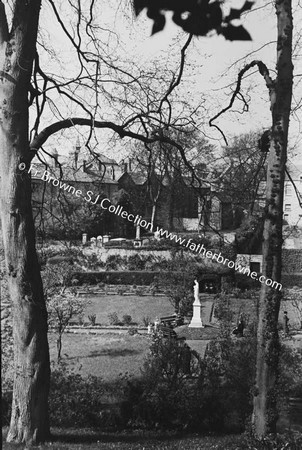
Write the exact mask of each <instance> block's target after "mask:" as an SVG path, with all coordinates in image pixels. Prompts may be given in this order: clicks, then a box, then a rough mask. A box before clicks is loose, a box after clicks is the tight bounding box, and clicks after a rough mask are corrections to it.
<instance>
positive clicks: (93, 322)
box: [88, 314, 96, 326]
mask: <svg viewBox="0 0 302 450" xmlns="http://www.w3.org/2000/svg"><path fill="white" fill-rule="evenodd" d="M88 320H89V322H90V325H92V326H94V325H95V321H96V314H90V315H89V316H88Z"/></svg>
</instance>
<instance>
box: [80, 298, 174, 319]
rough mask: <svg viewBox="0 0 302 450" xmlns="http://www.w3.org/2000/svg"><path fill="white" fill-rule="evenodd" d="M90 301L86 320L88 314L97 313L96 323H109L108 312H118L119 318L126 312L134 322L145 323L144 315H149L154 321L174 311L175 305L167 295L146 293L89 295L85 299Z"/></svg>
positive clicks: (85, 312) (86, 309) (86, 316)
mask: <svg viewBox="0 0 302 450" xmlns="http://www.w3.org/2000/svg"><path fill="white" fill-rule="evenodd" d="M83 300H84V301H85V303H88V302H89V304H87V306H86V307H85V311H84V314H85V321H88V315H90V314H96V323H97V324H101V325H109V320H108V314H110V313H113V312H116V313H117V315H118V318H119V319H122V317H123V315H124V314H129V315H130V316H131V317H132V319H133V322H136V323H137V324H139V325H143V317H149V318H150V319H151V320H152V321H154V319H155V317H156V316H159V317H160V316H166V315H170V314H173V313H174V309H173V306H172V305H171V303H170V301H169V300H168V298H167V297H153V296H152V295H146V296H143V297H140V296H137V295H100V296H98V297H96V296H91V297H89V296H87V297H85V299H83Z"/></svg>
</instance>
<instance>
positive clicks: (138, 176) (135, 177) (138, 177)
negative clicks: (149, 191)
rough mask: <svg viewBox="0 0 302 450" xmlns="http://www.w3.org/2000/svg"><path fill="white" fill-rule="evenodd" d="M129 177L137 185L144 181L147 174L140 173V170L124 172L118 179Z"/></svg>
mask: <svg viewBox="0 0 302 450" xmlns="http://www.w3.org/2000/svg"><path fill="white" fill-rule="evenodd" d="M126 176H128V177H130V178H131V179H132V181H133V183H134V184H136V185H137V186H138V185H143V184H145V183H146V181H147V175H146V174H144V173H142V172H124V173H123V174H122V175H121V176H120V178H119V181H120V180H121V179H122V178H123V177H126Z"/></svg>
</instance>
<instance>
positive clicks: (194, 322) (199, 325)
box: [188, 319, 204, 328]
mask: <svg viewBox="0 0 302 450" xmlns="http://www.w3.org/2000/svg"><path fill="white" fill-rule="evenodd" d="M188 327H189V328H204V325H203V323H202V321H201V320H200V319H199V320H198V319H195V320H194V319H192V320H191V323H190V325H188Z"/></svg>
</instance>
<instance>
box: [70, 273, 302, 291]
mask: <svg viewBox="0 0 302 450" xmlns="http://www.w3.org/2000/svg"><path fill="white" fill-rule="evenodd" d="M177 275H178V276H179V277H180V278H183V276H184V273H183V272H170V271H161V272H154V271H153V272H152V271H145V270H137V271H134V270H129V271H104V272H76V273H75V274H74V275H73V278H76V279H77V280H78V284H79V285H82V284H92V285H93V284H98V283H106V284H129V285H134V284H136V285H146V286H149V285H150V284H152V283H153V282H155V281H157V282H161V280H162V279H167V278H169V277H172V276H173V277H175V276H177ZM185 276H186V277H190V274H185ZM222 277H224V278H225V275H224V274H209V273H204V274H203V275H201V274H200V275H199V276H198V278H199V281H200V282H201V283H203V282H204V281H214V282H217V283H218V286H219V288H220V283H221V278H222ZM227 278H229V279H230V281H231V279H232V277H231V276H228V277H227ZM233 281H235V286H236V287H238V288H240V289H242V290H245V289H257V288H259V287H260V283H259V281H258V280H253V279H252V278H250V277H248V276H247V275H244V274H238V273H236V274H235V276H234V278H233ZM281 283H282V285H283V287H293V286H301V287H302V274H301V275H289V274H282V280H281Z"/></svg>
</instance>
